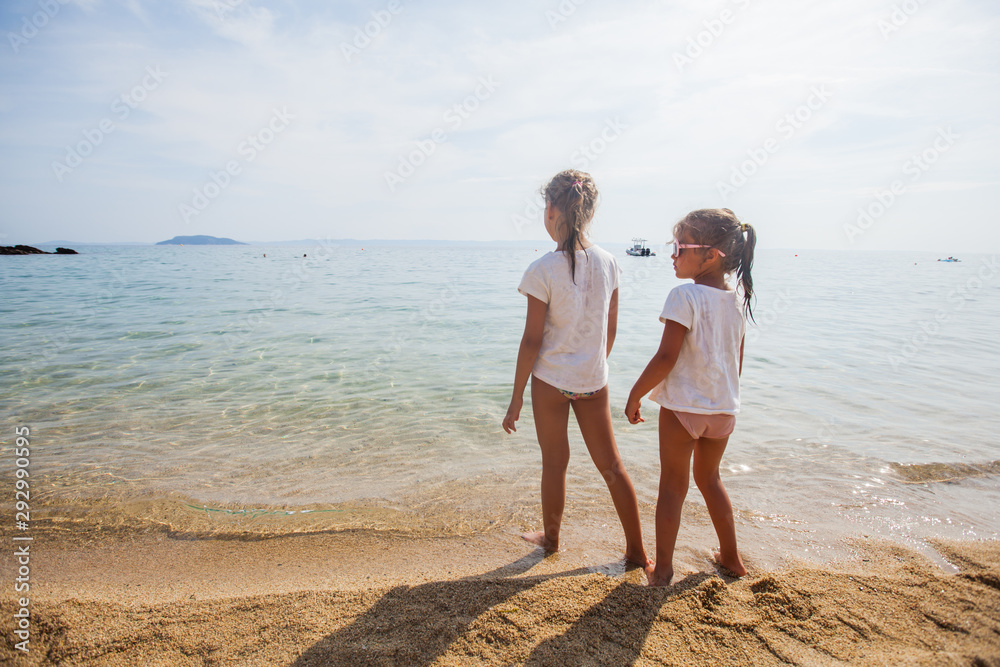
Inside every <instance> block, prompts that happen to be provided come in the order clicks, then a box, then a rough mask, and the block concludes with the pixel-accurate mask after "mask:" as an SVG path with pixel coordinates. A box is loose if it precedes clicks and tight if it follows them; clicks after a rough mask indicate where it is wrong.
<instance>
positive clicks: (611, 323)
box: [604, 287, 618, 357]
mask: <svg viewBox="0 0 1000 667" xmlns="http://www.w3.org/2000/svg"><path fill="white" fill-rule="evenodd" d="M617 333H618V288H617V287H616V288H615V291H614V292H612V293H611V303H610V304H609V305H608V351H607V354H605V355H604V356H606V357H610V356H611V348H612V347H614V346H615V335H617Z"/></svg>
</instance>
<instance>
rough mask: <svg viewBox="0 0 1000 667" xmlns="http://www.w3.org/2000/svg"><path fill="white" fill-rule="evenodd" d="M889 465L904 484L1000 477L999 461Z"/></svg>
mask: <svg viewBox="0 0 1000 667" xmlns="http://www.w3.org/2000/svg"><path fill="white" fill-rule="evenodd" d="M890 465H891V466H892V469H893V471H894V472H895V473H896V474H897V475H899V476H900V477H901V478H902V480H903V482H904V483H906V484H926V483H928V482H957V481H959V480H962V479H968V478H970V477H987V476H989V475H1000V461H989V462H987V463H892V464H890Z"/></svg>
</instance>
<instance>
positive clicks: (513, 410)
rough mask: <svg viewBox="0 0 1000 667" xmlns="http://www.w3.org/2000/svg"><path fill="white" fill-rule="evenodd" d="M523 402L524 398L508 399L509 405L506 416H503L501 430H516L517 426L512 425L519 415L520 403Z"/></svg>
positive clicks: (509, 431)
mask: <svg viewBox="0 0 1000 667" xmlns="http://www.w3.org/2000/svg"><path fill="white" fill-rule="evenodd" d="M523 403H524V399H522V398H512V399H510V406H509V407H508V408H507V416H506V417H504V418H503V430H505V431H507V432H508V433H511V432H516V431H517V428H516V427H515V426H514V422H516V421H517V420H518V419H519V418H520V417H521V405H522V404H523Z"/></svg>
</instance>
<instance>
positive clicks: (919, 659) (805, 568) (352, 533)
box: [0, 529, 1000, 665]
mask: <svg viewBox="0 0 1000 667" xmlns="http://www.w3.org/2000/svg"><path fill="white" fill-rule="evenodd" d="M574 537H576V536H575V535H574V534H573V532H572V529H569V530H568V531H567V534H566V538H567V540H568V541H569V542H573V538H574ZM7 539H8V541H9V540H10V536H8V537H7ZM931 546H932V547H933V549H934V550H935V552H936V553H937V554H939V555H940V558H939V559H937V561H936V562H935V561H934V560H932V559H930V558H928V557H926V556H925V555H923V554H920V553H916V552H913V551H909V550H906V549H904V548H902V547H899V546H896V545H892V544H888V543H885V542H877V541H868V540H865V541H861V542H858V543H856V544H854V545H853V555H852V556H851V557H850V558H847V559H844V560H842V561H838V562H836V563H832V564H826V565H817V564H809V563H800V564H791V565H789V566H787V567H784V568H781V569H778V570H773V571H767V570H764V569H761V568H755V567H753V566H751V572H750V574H749V575H748V576H747V577H745V578H743V579H742V580H737V579H733V578H730V577H727V576H725V575H723V574H722V573H720V572H717V571H715V570H713V568H711V566H710V565H708V562H707V559H706V563H705V567H703V568H700V571H686V572H684V571H682V572H681V573H680V576H679V577H678V578H677V580H676V583H675V584H674V585H672V586H670V587H668V588H665V589H650V588H648V587H645V586H644V585H643V584H644V581H645V580H644V576H643V574H642V572H641V571H639V570H636V569H631V570H627V569H626V568H625V567H624V565H623V563H622V562H620V561H616V560H614V558H608V557H607V555H606V554H602V553H597V552H595V551H594V550H589V551H588V549H587V545H586V544H585V543H579V542H578V543H577V544H576V545H575V546H574V547H572V548H569V549H567V550H566V551H563V552H561V553H559V554H555V555H551V556H548V557H545V556H544V554H543V553H542V552H541V551H540V550H533V549H532V548H530V547H529V546H528V545H526V544H525V543H523V542H522V541H521V540H520V539H519V538H518V537H517V536H516V535H515V534H513V533H510V532H503V533H494V534H478V535H469V536H465V537H454V536H451V537H447V538H434V537H429V536H423V537H414V536H412V535H401V534H398V533H395V532H392V531H377V530H348V531H339V532H333V533H318V534H304V535H290V536H281V537H274V538H270V539H250V540H248V539H231V538H230V539H184V538H182V537H180V536H178V535H176V534H171V533H169V532H166V531H136V530H105V531H98V532H96V533H90V534H86V535H84V534H78V535H77V536H76V537H70V536H69V535H67V534H60V533H58V532H46V533H42V534H40V535H39V536H38V538H37V539H36V540H35V541H34V542H33V543H32V551H31V553H32V560H31V582H32V583H31V595H30V598H31V602H30V610H31V637H30V652H29V653H27V654H24V653H22V652H19V651H16V650H15V649H14V641H15V638H14V634H13V631H14V627H13V622H14V616H13V615H14V612H15V611H16V609H17V605H16V600H15V599H14V598H13V597H12V587H5V592H4V595H3V597H2V599H0V607H2V614H0V628H2V636H3V643H2V648H0V650H2V653H3V661H4V662H5V663H6V664H15V665H48V664H53V665H55V664H59V665H76V664H93V665H135V664H143V665H207V664H241V665H511V664H527V665H582V664H588V665H590V664H593V665H632V664H634V665H674V664H678V665H679V664H695V665H719V664H727V665H751V664H753V665H766V664H800V665H827V664H845V663H846V664H852V665H884V664H927V665H972V664H975V665H1000V543H997V542H995V541H982V542H971V541H970V542H943V541H942V542H934V543H933V544H932V545H931ZM13 568H14V565H13V563H12V559H11V558H10V557H9V556H8V555H6V554H5V556H4V570H5V571H7V572H12V571H13ZM690 569H691V568H688V570H690Z"/></svg>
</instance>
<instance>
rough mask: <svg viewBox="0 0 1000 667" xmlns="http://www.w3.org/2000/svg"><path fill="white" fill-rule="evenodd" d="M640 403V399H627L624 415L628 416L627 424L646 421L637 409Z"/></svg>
mask: <svg viewBox="0 0 1000 667" xmlns="http://www.w3.org/2000/svg"><path fill="white" fill-rule="evenodd" d="M641 405H642V402H641V401H637V400H635V399H634V398H630V399H628V403H626V404H625V416H626V417H628V423H629V424H638V423H639V422H644V421H646V420H645V419H643V418H642V415H641V414H639V409H640V407H641Z"/></svg>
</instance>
